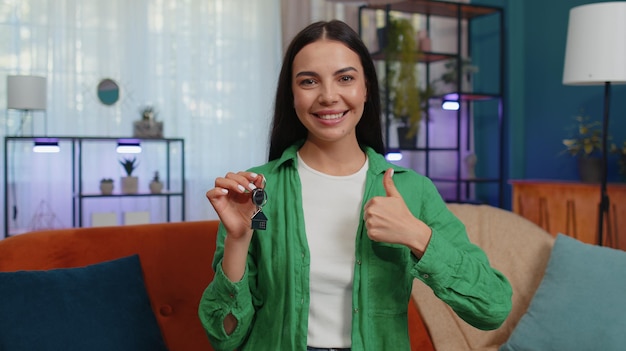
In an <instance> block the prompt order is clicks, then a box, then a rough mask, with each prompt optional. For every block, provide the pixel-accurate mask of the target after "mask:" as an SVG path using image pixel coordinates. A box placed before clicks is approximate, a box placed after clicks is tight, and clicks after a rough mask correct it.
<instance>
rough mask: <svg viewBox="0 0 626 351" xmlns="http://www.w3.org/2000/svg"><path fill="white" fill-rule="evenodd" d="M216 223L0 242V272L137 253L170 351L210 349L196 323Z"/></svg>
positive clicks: (67, 232)
mask: <svg viewBox="0 0 626 351" xmlns="http://www.w3.org/2000/svg"><path fill="white" fill-rule="evenodd" d="M217 225H218V221H198V222H178V223H163V224H145V225H134V226H119V227H99V228H72V229H63V230H51V231H43V232H35V233H28V234H21V235H18V236H14V237H10V238H8V239H4V240H0V271H4V272H11V271H17V270H44V269H53V268H70V267H82V266H86V265H90V264H95V263H98V262H102V261H107V260H113V259H116V258H120V257H125V256H130V255H133V254H138V255H139V258H140V260H141V265H142V269H143V273H144V280H145V285H146V290H147V291H148V295H149V296H150V300H151V303H152V309H153V311H154V314H155V316H156V318H157V321H158V323H159V326H160V328H161V332H162V335H163V338H164V340H165V343H166V344H167V346H168V348H169V349H170V350H190V351H192V350H194V351H195V350H212V348H211V346H210V344H209V341H208V338H207V337H206V334H205V332H204V329H203V328H202V325H201V324H200V320H199V318H198V304H199V301H200V296H201V295H202V292H203V291H204V288H205V287H206V286H207V285H208V284H209V282H210V281H211V280H212V279H213V270H212V268H211V263H212V261H213V254H214V252H215V239H216V233H217Z"/></svg>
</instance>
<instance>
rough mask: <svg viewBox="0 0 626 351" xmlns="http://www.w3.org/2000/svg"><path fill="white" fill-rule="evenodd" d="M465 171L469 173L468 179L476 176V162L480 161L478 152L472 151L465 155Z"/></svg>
mask: <svg viewBox="0 0 626 351" xmlns="http://www.w3.org/2000/svg"><path fill="white" fill-rule="evenodd" d="M464 161H465V172H466V174H467V178H468V179H475V178H476V163H477V162H478V157H476V154H474V153H470V154H468V155H467V156H465V159H464Z"/></svg>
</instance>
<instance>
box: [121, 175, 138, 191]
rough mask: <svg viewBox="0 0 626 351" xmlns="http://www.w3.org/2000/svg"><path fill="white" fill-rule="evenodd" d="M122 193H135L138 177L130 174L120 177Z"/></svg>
mask: <svg viewBox="0 0 626 351" xmlns="http://www.w3.org/2000/svg"><path fill="white" fill-rule="evenodd" d="M121 183H122V194H137V190H138V189H139V178H137V177H134V176H130V177H122V178H121Z"/></svg>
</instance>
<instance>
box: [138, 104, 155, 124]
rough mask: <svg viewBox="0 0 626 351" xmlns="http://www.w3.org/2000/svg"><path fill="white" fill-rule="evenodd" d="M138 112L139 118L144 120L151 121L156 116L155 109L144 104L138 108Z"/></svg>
mask: <svg viewBox="0 0 626 351" xmlns="http://www.w3.org/2000/svg"><path fill="white" fill-rule="evenodd" d="M139 112H141V119H143V120H146V121H151V120H153V119H154V118H155V117H156V109H155V108H154V106H150V105H147V106H144V107H142V108H141V109H140V110H139Z"/></svg>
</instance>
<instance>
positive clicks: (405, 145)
mask: <svg viewBox="0 0 626 351" xmlns="http://www.w3.org/2000/svg"><path fill="white" fill-rule="evenodd" d="M410 130H411V128H410V127H398V147H399V148H400V149H409V150H410V149H415V147H416V145H417V134H416V135H413V136H412V137H410V138H407V137H406V135H407V134H408V133H409V131H410Z"/></svg>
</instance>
